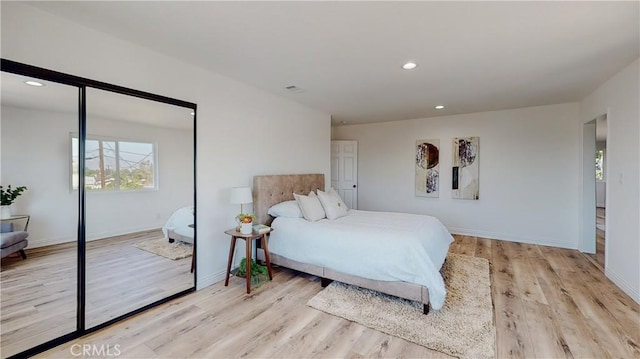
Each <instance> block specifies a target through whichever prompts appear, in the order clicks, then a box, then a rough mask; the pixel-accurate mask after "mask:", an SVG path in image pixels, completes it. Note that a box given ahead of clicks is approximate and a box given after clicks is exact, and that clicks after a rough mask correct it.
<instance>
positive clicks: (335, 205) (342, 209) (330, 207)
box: [318, 190, 348, 219]
mask: <svg viewBox="0 0 640 359" xmlns="http://www.w3.org/2000/svg"><path fill="white" fill-rule="evenodd" d="M318 199H320V203H321V204H322V208H324V212H325V214H326V215H327V218H328V219H338V218H340V217H344V216H346V215H347V210H348V209H347V206H345V205H344V203H343V202H342V199H340V197H338V199H336V197H335V196H332V195H330V194H329V193H326V192H322V191H321V190H318Z"/></svg>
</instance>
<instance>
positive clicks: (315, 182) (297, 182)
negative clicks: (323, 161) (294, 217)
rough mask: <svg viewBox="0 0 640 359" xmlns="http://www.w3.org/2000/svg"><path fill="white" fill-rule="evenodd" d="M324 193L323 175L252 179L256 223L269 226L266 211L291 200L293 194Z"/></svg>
mask: <svg viewBox="0 0 640 359" xmlns="http://www.w3.org/2000/svg"><path fill="white" fill-rule="evenodd" d="M318 189H320V190H322V191H324V174H322V173H314V174H303V175H271V176H254V177H253V212H254V214H255V215H256V217H257V218H258V223H264V224H266V225H271V221H272V220H273V218H271V216H270V215H268V214H267V211H268V210H269V208H270V207H271V206H273V205H274V204H277V203H280V202H284V201H288V200H292V199H294V198H293V193H294V192H295V193H298V194H305V195H306V194H308V193H309V192H310V191H312V190H313V191H316V190H318Z"/></svg>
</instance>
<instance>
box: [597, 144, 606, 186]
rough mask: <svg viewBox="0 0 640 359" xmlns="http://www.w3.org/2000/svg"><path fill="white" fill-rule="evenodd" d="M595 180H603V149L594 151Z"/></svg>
mask: <svg viewBox="0 0 640 359" xmlns="http://www.w3.org/2000/svg"><path fill="white" fill-rule="evenodd" d="M596 181H604V150H597V151H596Z"/></svg>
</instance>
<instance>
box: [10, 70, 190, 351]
mask: <svg viewBox="0 0 640 359" xmlns="http://www.w3.org/2000/svg"><path fill="white" fill-rule="evenodd" d="M0 62H1V69H0V70H1V71H3V72H7V73H13V74H16V75H23V76H28V77H32V78H38V79H41V80H47V81H51V82H57V83H60V84H64V85H69V86H73V87H76V88H78V114H79V115H78V140H79V158H85V147H86V144H85V141H86V137H87V131H86V130H87V101H86V100H87V98H86V95H87V88H95V89H98V90H104V91H109V92H114V93H118V94H122V95H128V96H133V97H137V98H141V99H146V100H151V101H156V102H162V103H165V104H169V105H175V106H179V107H184V108H188V109H191V110H193V113H194V115H193V208H194V211H195V213H197V208H198V207H197V196H196V189H197V186H196V184H197V181H196V178H197V177H196V156H197V152H196V137H197V136H196V133H197V128H196V126H197V122H198V121H197V115H198V113H197V110H198V106H197V105H196V104H195V103H191V102H187V101H183V100H178V99H174V98H171V97H166V96H161V95H157V94H153V93H149V92H145V91H139V90H134V89H130V88H127V87H123V86H118V85H114V84H109V83H106V82H101V81H95V80H91V79H87V78H83V77H79V76H74V75H70V74H66V73H62V72H58V71H53V70H49V69H45V68H42V67H37V66H32V65H27V64H24V63H20V62H16V61H12V60H8V59H4V58H2V59H1V60H0ZM84 175H85V162H84V161H79V163H78V180H79V183H78V204H79V206H78V208H79V211H78V238H77V250H78V253H77V260H78V263H77V268H78V270H77V293H76V330H75V331H74V332H71V333H69V334H65V335H63V336H60V337H58V338H55V339H51V340H49V341H47V342H44V343H42V344H39V345H37V346H35V347H33V348H30V349H27V350H25V351H23V352H21V353H18V354H15V355H13V356H11V357H9V358H24V357H31V356H34V355H36V354H39V353H42V352H44V351H46V350H49V349H51V348H54V347H56V346H58V345H60V344H64V343H66V342H68V341H70V340H73V339H77V338H79V337H81V336H84V335H86V334H89V333H92V332H95V331H97V330H100V329H102V328H105V327H108V326H110V325H112V324H114V323H117V322H119V321H122V320H124V319H127V318H129V317H131V316H134V315H136V314H138V313H141V312H144V311H146V310H148V309H151V308H153V307H156V306H158V305H160V304H163V303H166V302H168V301H170V300H173V299H175V298H179V297H182V296H184V295H186V294H189V293H192V292H195V290H196V283H197V279H198V268H197V266H195V268H194V271H193V286H192V287H191V288H188V289H186V290H183V291H181V292H178V293H175V294H173V295H170V296H168V297H166V298H163V299H160V300H158V301H155V302H153V303H151V304H148V305H145V306H143V307H140V308H138V309H135V310H133V311H131V312H128V313H125V314H123V315H121V316H118V317H116V318H113V319H111V320H109V321H106V322H104V323H101V324H98V325H97V326H94V327H91V328H86V322H85V314H86V313H85V306H86V212H85V210H86V190H85V183H84V181H85V178H84ZM193 223H194V238H193V246H194V247H193V248H194V249H193V260H194V261H195V263H197V258H198V257H197V251H198V246H197V238H198V231H197V228H198V223H197V216H194V222H193Z"/></svg>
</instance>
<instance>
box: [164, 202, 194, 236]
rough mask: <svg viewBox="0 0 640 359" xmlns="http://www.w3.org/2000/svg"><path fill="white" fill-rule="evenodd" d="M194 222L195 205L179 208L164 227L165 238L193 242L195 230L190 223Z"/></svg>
mask: <svg viewBox="0 0 640 359" xmlns="http://www.w3.org/2000/svg"><path fill="white" fill-rule="evenodd" d="M192 224H193V206H187V207H182V208H179V209H177V210H176V211H175V212H173V213H172V214H171V217H169V219H168V220H167V222H166V223H165V224H164V226H163V227H162V233H163V234H164V237H165V238H172V239H177V240H179V241H182V242H186V243H193V236H194V234H193V233H194V230H193V227H189V225H192Z"/></svg>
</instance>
